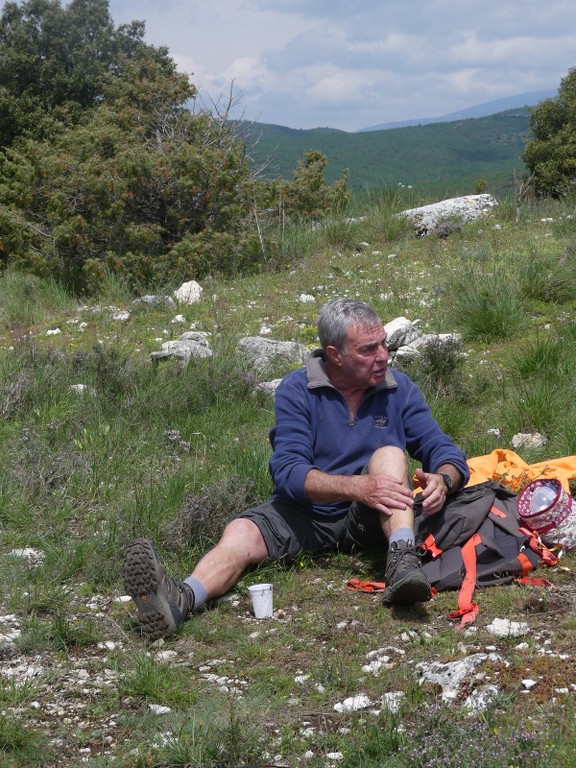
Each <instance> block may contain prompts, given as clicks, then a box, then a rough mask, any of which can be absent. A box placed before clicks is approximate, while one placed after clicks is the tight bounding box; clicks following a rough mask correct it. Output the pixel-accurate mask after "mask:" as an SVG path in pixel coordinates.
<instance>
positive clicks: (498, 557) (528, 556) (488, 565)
mask: <svg viewBox="0 0 576 768" xmlns="http://www.w3.org/2000/svg"><path fill="white" fill-rule="evenodd" d="M517 502H518V495H517V494H516V493H513V492H512V491H509V490H508V489H506V488H504V487H503V486H501V485H499V484H498V483H495V482H493V481H487V482H485V483H479V484H478V485H472V486H470V487H468V488H463V489H462V490H460V491H459V492H458V493H456V494H454V495H453V496H451V497H450V498H449V499H448V501H447V502H446V504H445V505H444V508H443V509H442V511H441V512H440V513H438V514H436V515H432V516H431V517H427V516H425V515H424V514H423V513H422V500H421V497H419V496H416V499H415V504H414V513H415V533H416V543H417V544H418V545H420V546H421V547H422V550H423V552H424V554H423V560H422V565H423V569H424V572H425V573H426V576H427V577H428V580H429V581H430V584H431V585H432V588H433V589H434V591H436V592H440V591H442V590H446V589H459V590H460V594H459V597H458V610H457V611H453V612H452V613H451V614H450V617H451V618H453V619H458V618H460V619H461V621H460V624H459V626H458V628H461V627H462V626H464V625H465V624H467V623H468V622H470V621H474V619H475V618H476V615H477V613H478V606H477V605H476V604H475V603H473V602H472V596H473V594H474V590H475V589H476V587H488V586H493V585H496V584H509V583H510V582H512V581H517V582H519V583H524V584H526V583H529V584H537V585H543V584H548V583H549V582H547V581H545V580H544V579H534V578H532V577H528V574H529V573H530V572H531V571H533V570H534V569H535V568H537V567H538V565H540V564H543V565H547V566H550V565H556V564H557V562H558V559H557V557H556V556H555V555H554V554H553V553H552V552H551V551H550V550H549V549H547V548H546V547H545V546H544V545H543V544H542V542H541V541H540V539H539V537H538V536H537V535H536V534H535V533H534V532H532V531H530V530H528V529H527V528H525V527H524V525H523V523H522V522H521V520H520V517H519V515H518V509H517Z"/></svg>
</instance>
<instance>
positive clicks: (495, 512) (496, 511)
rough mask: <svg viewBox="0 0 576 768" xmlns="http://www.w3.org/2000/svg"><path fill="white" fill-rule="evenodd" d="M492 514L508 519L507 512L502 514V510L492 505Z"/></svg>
mask: <svg viewBox="0 0 576 768" xmlns="http://www.w3.org/2000/svg"><path fill="white" fill-rule="evenodd" d="M490 512H492V514H493V515H496V517H499V518H506V517H508V515H507V514H506V512H502V510H501V509H498V507H495V506H494V505H492V506H491V507H490Z"/></svg>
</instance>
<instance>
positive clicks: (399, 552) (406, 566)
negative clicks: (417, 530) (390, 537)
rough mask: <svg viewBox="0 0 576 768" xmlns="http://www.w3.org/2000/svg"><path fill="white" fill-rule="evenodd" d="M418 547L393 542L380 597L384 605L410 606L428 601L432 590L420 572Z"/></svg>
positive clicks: (422, 572) (389, 551)
mask: <svg viewBox="0 0 576 768" xmlns="http://www.w3.org/2000/svg"><path fill="white" fill-rule="evenodd" d="M420 560H421V554H420V550H419V548H418V547H416V546H415V545H414V544H413V543H409V542H407V541H395V542H394V543H392V544H390V548H389V549H388V561H387V563H386V574H385V576H384V581H385V582H386V585H387V586H386V589H385V590H384V593H383V595H382V602H383V603H384V605H412V603H421V602H424V601H426V600H430V598H431V597H432V589H431V588H430V584H429V583H428V579H427V578H426V575H425V574H424V571H423V570H422V563H421V562H420Z"/></svg>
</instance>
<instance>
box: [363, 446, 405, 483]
mask: <svg viewBox="0 0 576 768" xmlns="http://www.w3.org/2000/svg"><path fill="white" fill-rule="evenodd" d="M368 472H372V473H377V474H386V475H393V476H394V477H398V478H404V477H407V476H408V460H407V459H406V454H405V452H404V451H403V450H402V449H401V448H398V447H397V446H395V445H385V446H383V447H382V448H377V449H376V450H375V451H374V453H373V454H372V456H371V457H370V461H369V462H368Z"/></svg>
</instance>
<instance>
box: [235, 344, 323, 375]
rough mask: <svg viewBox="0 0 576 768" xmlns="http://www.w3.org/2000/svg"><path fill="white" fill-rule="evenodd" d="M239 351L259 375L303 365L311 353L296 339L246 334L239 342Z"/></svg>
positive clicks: (246, 363) (242, 357) (246, 362)
mask: <svg viewBox="0 0 576 768" xmlns="http://www.w3.org/2000/svg"><path fill="white" fill-rule="evenodd" d="M237 353H238V355H239V357H240V358H241V360H242V361H243V362H244V364H245V365H246V366H247V367H248V368H250V370H252V371H254V373H256V374H257V375H259V376H264V375H267V374H270V373H274V372H276V371H282V370H284V371H286V372H288V370H289V369H290V367H291V366H294V365H303V364H304V362H305V361H306V358H307V357H308V355H309V354H310V353H309V351H308V349H307V348H306V347H305V346H304V345H303V344H298V343H297V342H295V341H275V340H274V339H265V338H263V337H262V336H245V337H244V338H242V339H240V341H239V342H238V347H237Z"/></svg>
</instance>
